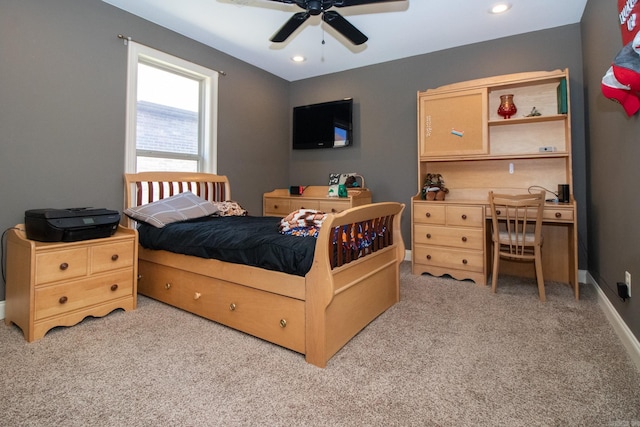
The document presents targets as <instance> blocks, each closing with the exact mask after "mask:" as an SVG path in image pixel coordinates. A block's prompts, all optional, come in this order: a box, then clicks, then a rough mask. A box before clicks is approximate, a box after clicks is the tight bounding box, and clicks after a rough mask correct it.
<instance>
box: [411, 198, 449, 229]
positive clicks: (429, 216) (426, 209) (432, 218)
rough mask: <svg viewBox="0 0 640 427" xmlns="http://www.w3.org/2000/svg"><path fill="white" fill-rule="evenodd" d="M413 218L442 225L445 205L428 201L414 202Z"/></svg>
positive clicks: (417, 220) (444, 219)
mask: <svg viewBox="0 0 640 427" xmlns="http://www.w3.org/2000/svg"><path fill="white" fill-rule="evenodd" d="M413 220H414V221H415V222H420V223H424V224H439V225H444V224H445V221H446V209H445V206H444V205H437V204H432V203H429V202H424V203H414V205H413Z"/></svg>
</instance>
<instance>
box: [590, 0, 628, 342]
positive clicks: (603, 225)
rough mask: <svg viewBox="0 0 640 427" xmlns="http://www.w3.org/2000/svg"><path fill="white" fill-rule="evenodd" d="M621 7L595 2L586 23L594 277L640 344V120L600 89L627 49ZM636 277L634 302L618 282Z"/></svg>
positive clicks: (591, 257)
mask: <svg viewBox="0 0 640 427" xmlns="http://www.w3.org/2000/svg"><path fill="white" fill-rule="evenodd" d="M616 6H617V4H616V2H605V1H599V0H589V2H588V3H587V7H586V10H585V13H584V16H583V18H582V35H583V39H582V42H583V46H582V47H583V52H584V53H583V54H584V69H585V86H584V91H585V94H586V100H587V108H586V110H587V129H588V139H587V145H588V147H589V149H588V154H589V155H588V163H587V168H588V174H587V176H588V182H587V185H588V188H589V200H588V209H589V273H591V275H592V276H593V277H594V278H595V280H596V281H597V282H598V284H599V285H600V287H601V288H602V290H603V291H604V292H605V294H606V295H607V297H608V298H609V300H610V301H611V303H612V304H613V306H614V307H615V308H616V310H617V311H618V313H619V314H620V316H621V317H622V319H624V321H625V323H626V324H627V325H628V326H629V328H630V329H631V330H632V331H633V333H634V335H635V336H636V338H638V339H640V262H639V261H640V246H639V245H638V243H639V241H640V222H639V221H638V219H639V218H640V197H639V196H638V194H639V192H638V183H640V167H638V163H639V162H640V144H639V143H638V141H639V140H640V118H639V117H638V114H636V115H634V116H633V117H627V115H626V114H625V112H624V110H623V109H622V107H621V106H620V105H618V104H617V103H615V102H613V101H610V100H608V99H606V98H605V97H604V96H603V95H602V92H601V90H600V82H601V79H602V76H603V75H604V73H605V72H606V71H607V69H608V68H609V66H610V65H611V62H612V61H613V58H614V57H615V56H616V54H617V53H618V52H619V51H620V49H621V48H622V37H621V35H620V29H619V21H618V19H617V14H618V11H617V7H616ZM625 270H626V271H628V272H630V273H631V276H632V278H633V280H635V286H634V282H633V280H632V298H631V299H630V300H627V301H626V302H622V300H621V299H620V298H618V297H617V289H616V282H624V272H625Z"/></svg>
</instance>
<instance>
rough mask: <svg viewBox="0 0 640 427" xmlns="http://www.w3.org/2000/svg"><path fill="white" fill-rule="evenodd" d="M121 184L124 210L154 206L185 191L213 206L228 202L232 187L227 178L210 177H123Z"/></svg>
mask: <svg viewBox="0 0 640 427" xmlns="http://www.w3.org/2000/svg"><path fill="white" fill-rule="evenodd" d="M124 183H125V191H124V209H127V208H130V207H134V206H141V205H144V204H147V203H151V202H155V201H157V200H161V199H164V198H167V197H171V196H173V195H176V194H179V193H183V192H185V191H191V192H192V193H194V194H196V195H197V196H199V197H201V198H203V199H206V200H209V201H212V202H224V201H225V200H230V199H231V187H230V186H229V180H228V179H227V177H226V176H225V175H216V174H212V173H199V172H139V173H126V174H124Z"/></svg>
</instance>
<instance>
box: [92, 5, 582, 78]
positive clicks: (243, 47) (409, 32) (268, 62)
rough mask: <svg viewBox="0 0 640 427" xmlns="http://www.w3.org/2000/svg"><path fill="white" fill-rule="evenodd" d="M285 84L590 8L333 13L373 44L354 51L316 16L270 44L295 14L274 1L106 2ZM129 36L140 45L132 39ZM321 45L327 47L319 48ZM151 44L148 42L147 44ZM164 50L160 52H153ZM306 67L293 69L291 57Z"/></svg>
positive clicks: (575, 17) (571, 17) (538, 26)
mask: <svg viewBox="0 0 640 427" xmlns="http://www.w3.org/2000/svg"><path fill="white" fill-rule="evenodd" d="M103 1H104V2H106V3H109V4H112V5H114V6H116V7H118V8H120V9H123V10H126V11H128V12H130V13H132V14H134V15H137V16H140V17H142V18H144V19H146V20H148V21H151V22H154V23H156V24H159V25H161V26H163V27H165V28H168V29H170V30H173V31H175V32H177V33H180V34H182V35H185V36H187V37H189V38H192V39H194V40H197V41H199V42H201V43H204V44H206V45H208V46H211V47H213V48H215V49H217V50H220V51H222V52H225V53H227V54H229V55H232V56H234V57H236V58H238V59H241V60H243V61H245V62H248V63H250V64H252V65H255V66H256V67H259V68H261V69H264V70H266V71H268V72H270V73H273V74H275V75H277V76H280V77H282V78H284V79H286V80H288V81H295V80H300V79H304V78H308V77H314V76H319V75H324V74H329V73H333V72H338V71H344V70H348V69H353V68H357V67H362V66H366V65H371V64H377V63H381V62H386V61H391V60H395V59H400V58H405V57H409V56H414V55H420V54H424V53H429V52H435V51H438V50H442V49H448V48H451V47H456V46H463V45H467V44H471V43H476V42H480V41H486V40H492V39H497V38H501V37H506V36H510V35H515V34H522V33H527V32H530V31H537V30H542V29H546V28H553V27H558V26H562V25H568V24H574V23H578V22H580V19H581V17H582V13H583V11H584V8H585V5H586V3H587V0H535V1H534V0H508V2H509V3H510V4H511V5H512V7H511V9H510V10H509V11H508V12H507V13H505V14H502V15H493V14H490V13H489V9H490V8H491V6H493V5H494V4H496V3H498V0H447V1H435V0H403V1H391V2H388V3H378V4H370V5H361V6H350V7H342V8H333V9H332V10H335V11H337V12H338V13H340V14H341V15H343V16H344V17H345V18H346V19H348V20H349V22H351V23H352V24H353V25H355V26H356V27H357V28H358V29H359V30H360V31H362V32H363V33H364V34H365V35H367V36H368V37H369V40H368V41H367V42H366V43H365V44H363V45H360V46H354V45H352V44H351V43H350V42H349V41H348V40H346V39H345V38H344V37H342V36H341V35H340V34H337V33H336V32H335V31H334V30H333V29H332V28H331V27H329V26H328V25H327V24H325V23H323V22H322V21H321V19H320V16H312V17H310V18H309V19H308V20H307V22H305V23H304V24H303V25H302V26H301V27H300V28H299V29H298V30H297V31H296V32H295V33H293V35H292V36H291V37H289V38H288V39H287V40H286V41H285V42H284V43H272V42H270V41H269V39H270V38H271V36H272V35H273V34H275V32H276V31H277V30H278V29H279V28H280V27H281V26H282V25H284V23H285V22H286V21H287V20H288V19H289V18H290V17H291V16H292V15H293V14H294V13H297V12H301V11H303V10H302V9H301V8H299V7H298V6H296V5H293V4H285V3H280V2H276V1H269V0H179V1H177V0H103ZM126 36H129V37H131V38H132V39H134V40H135V39H136V34H135V31H134V30H132V33H131V34H126ZM323 40H324V42H325V43H324V44H323V43H322V41H323ZM147 42H148V41H147ZM153 47H155V48H157V49H160V50H161V49H162V46H153ZM295 55H303V56H305V57H306V58H307V59H306V61H305V62H302V63H294V62H293V61H291V57H293V56H295Z"/></svg>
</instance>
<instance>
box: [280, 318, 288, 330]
mask: <svg viewBox="0 0 640 427" xmlns="http://www.w3.org/2000/svg"><path fill="white" fill-rule="evenodd" d="M280 327H281V328H286V327H287V319H280Z"/></svg>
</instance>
